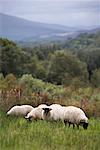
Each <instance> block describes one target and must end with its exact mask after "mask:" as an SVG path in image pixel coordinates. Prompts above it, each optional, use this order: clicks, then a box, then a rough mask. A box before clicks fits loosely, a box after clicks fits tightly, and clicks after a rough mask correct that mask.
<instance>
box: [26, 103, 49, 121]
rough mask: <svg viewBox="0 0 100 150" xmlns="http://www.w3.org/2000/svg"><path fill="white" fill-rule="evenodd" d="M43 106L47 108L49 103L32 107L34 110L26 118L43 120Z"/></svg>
mask: <svg viewBox="0 0 100 150" xmlns="http://www.w3.org/2000/svg"><path fill="white" fill-rule="evenodd" d="M43 107H45V108H46V107H47V105H45V104H41V105H39V106H38V107H36V108H34V109H32V111H31V112H30V113H28V114H27V116H26V117H25V118H26V119H28V120H29V121H32V120H42V111H43Z"/></svg>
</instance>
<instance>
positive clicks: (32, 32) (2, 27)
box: [0, 13, 77, 41]
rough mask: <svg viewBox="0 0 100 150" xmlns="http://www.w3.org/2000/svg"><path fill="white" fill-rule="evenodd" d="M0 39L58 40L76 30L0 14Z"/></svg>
mask: <svg viewBox="0 0 100 150" xmlns="http://www.w3.org/2000/svg"><path fill="white" fill-rule="evenodd" d="M0 22H1V23H0V37H3V38H8V39H11V40H24V41H27V40H33V41H34V40H39V39H46V38H51V37H52V38H54V37H55V38H57V37H58V38H59V37H60V36H61V37H63V36H69V35H72V34H73V33H76V31H77V29H75V28H71V27H66V26H61V25H56V24H46V23H39V22H32V21H28V20H25V19H22V18H18V17H14V16H9V15H5V14H1V13H0Z"/></svg>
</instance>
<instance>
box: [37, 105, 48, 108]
mask: <svg viewBox="0 0 100 150" xmlns="http://www.w3.org/2000/svg"><path fill="white" fill-rule="evenodd" d="M44 107H47V105H46V104H40V105H39V106H38V108H44Z"/></svg>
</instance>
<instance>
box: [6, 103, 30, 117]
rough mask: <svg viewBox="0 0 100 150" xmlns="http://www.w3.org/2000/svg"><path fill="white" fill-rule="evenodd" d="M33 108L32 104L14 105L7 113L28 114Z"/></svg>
mask: <svg viewBox="0 0 100 150" xmlns="http://www.w3.org/2000/svg"><path fill="white" fill-rule="evenodd" d="M32 109H33V107H32V106H30V105H21V106H14V107H12V108H11V109H10V110H9V111H8V112H7V115H15V116H26V115H27V114H28V113H29V112H30V111H31V110H32Z"/></svg>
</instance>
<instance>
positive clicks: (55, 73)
mask: <svg viewBox="0 0 100 150" xmlns="http://www.w3.org/2000/svg"><path fill="white" fill-rule="evenodd" d="M99 69H100V33H99V32H98V33H95V34H82V35H80V36H78V37H77V38H76V39H70V40H67V41H66V42H64V43H55V42H54V43H53V42H52V43H48V44H43V45H42V44H40V45H39V44H38V46H33V47H31V46H29V47H20V46H18V45H16V44H15V43H14V42H12V41H9V40H7V39H0V72H1V73H3V75H4V76H5V75H7V74H9V73H13V74H14V75H15V76H18V77H20V76H21V75H23V74H32V76H33V77H35V78H38V79H42V80H43V81H46V82H52V83H54V84H60V85H68V84H72V83H74V81H76V80H78V81H79V82H80V85H87V84H92V85H93V86H96V87H100V84H98V83H97V81H98V80H99V79H96V77H97V76H100V75H99V71H98V70H99ZM95 72H98V75H97V76H96V75H94V74H96V73H95ZM94 76H95V79H94ZM92 78H93V79H92ZM97 78H98V77H97ZM72 79H73V80H72ZM69 80H70V81H71V82H69Z"/></svg>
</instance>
